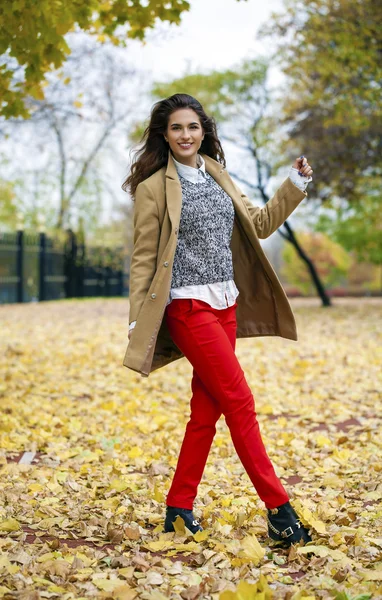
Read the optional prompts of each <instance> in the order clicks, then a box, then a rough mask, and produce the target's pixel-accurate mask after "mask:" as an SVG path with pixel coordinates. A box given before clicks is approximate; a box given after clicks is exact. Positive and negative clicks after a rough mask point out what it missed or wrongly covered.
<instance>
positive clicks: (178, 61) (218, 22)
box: [129, 0, 283, 80]
mask: <svg viewBox="0 0 382 600" xmlns="http://www.w3.org/2000/svg"><path fill="white" fill-rule="evenodd" d="M282 8H283V3H282V2H281V0H267V1H266V2H265V1H263V2H259V0H247V1H244V0H241V1H240V2H238V1H237V0H191V9H190V11H188V12H184V13H182V14H183V16H182V24H181V25H180V26H176V25H169V24H161V25H160V31H161V34H163V33H165V34H166V35H165V36H163V35H159V34H158V31H154V32H152V33H151V32H150V34H149V36H148V39H149V40H150V41H149V42H148V43H147V45H146V46H145V47H142V45H141V44H140V43H139V42H135V41H134V42H133V43H132V47H131V48H130V50H129V54H130V56H133V57H134V61H135V62H136V65H137V67H140V68H141V69H145V70H146V69H150V68H151V71H152V74H153V76H154V78H156V79H157V78H160V79H163V80H166V79H172V78H173V77H176V76H177V75H178V74H180V73H184V71H185V69H186V67H187V66H189V67H191V70H192V71H197V70H198V71H200V70H209V69H222V68H223V69H225V68H228V67H229V66H231V65H233V64H234V63H237V62H238V61H240V60H242V59H243V58H245V57H248V56H254V55H256V56H257V55H259V54H264V55H266V54H267V48H266V46H264V43H265V42H263V41H262V42H259V41H257V39H256V32H257V30H258V29H259V28H261V25H262V24H264V23H266V22H267V20H268V19H269V18H270V15H271V13H272V12H275V11H280V10H281V9H282ZM268 43H269V42H268ZM131 52H132V53H133V54H131ZM273 76H276V74H273Z"/></svg>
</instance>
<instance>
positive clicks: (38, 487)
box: [28, 483, 44, 492]
mask: <svg viewBox="0 0 382 600" xmlns="http://www.w3.org/2000/svg"><path fill="white" fill-rule="evenodd" d="M28 489H30V490H31V492H41V491H42V490H43V489H44V486H43V485H41V483H30V484H29V486H28Z"/></svg>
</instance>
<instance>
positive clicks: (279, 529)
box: [267, 502, 312, 546]
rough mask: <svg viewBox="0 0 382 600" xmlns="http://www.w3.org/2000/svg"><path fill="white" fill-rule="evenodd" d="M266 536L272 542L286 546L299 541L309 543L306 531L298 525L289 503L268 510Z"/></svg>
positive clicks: (300, 524)
mask: <svg viewBox="0 0 382 600" xmlns="http://www.w3.org/2000/svg"><path fill="white" fill-rule="evenodd" d="M267 521H268V534H269V537H270V538H272V540H276V541H277V542H284V543H285V544H287V545H288V546H290V545H291V544H295V543H296V542H299V541H300V540H303V541H304V542H311V541H312V538H311V537H310V535H309V532H308V530H307V529H306V528H305V527H304V526H303V525H302V523H300V520H299V517H298V515H297V513H296V511H295V510H294V508H293V507H292V506H291V504H290V503H289V502H286V503H285V504H282V505H281V506H278V507H277V508H268V516H267Z"/></svg>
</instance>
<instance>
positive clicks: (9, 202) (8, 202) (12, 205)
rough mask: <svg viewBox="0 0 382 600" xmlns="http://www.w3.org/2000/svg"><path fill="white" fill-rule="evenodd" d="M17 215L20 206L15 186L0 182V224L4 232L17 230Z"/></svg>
mask: <svg viewBox="0 0 382 600" xmlns="http://www.w3.org/2000/svg"><path fill="white" fill-rule="evenodd" d="M17 213H18V206H17V202H16V197H15V193H14V191H13V186H12V185H11V184H10V183H9V182H7V181H0V223H1V226H2V230H3V231H4V230H5V229H7V230H10V231H14V230H15V228H16V222H17Z"/></svg>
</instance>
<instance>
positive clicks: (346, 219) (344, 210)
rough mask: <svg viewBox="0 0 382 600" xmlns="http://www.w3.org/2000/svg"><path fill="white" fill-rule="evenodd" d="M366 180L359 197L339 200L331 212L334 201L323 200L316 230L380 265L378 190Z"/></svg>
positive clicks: (381, 222) (381, 232)
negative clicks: (360, 199)
mask: <svg viewBox="0 0 382 600" xmlns="http://www.w3.org/2000/svg"><path fill="white" fill-rule="evenodd" d="M375 183H376V184H377V181H375ZM362 184H365V190H364V193H363V195H362V201H360V202H358V203H350V202H341V203H339V205H338V206H337V208H336V210H335V211H334V215H333V202H329V203H325V208H324V209H323V210H322V211H321V213H320V215H319V218H318V219H317V221H316V223H315V229H316V231H322V232H325V233H326V234H327V235H329V236H330V237H331V239H333V240H335V241H336V242H337V243H339V244H341V246H343V247H344V248H346V250H348V251H351V250H352V251H354V252H355V255H356V257H357V259H358V260H359V261H363V262H366V263H372V264H374V265H382V220H381V192H380V189H379V187H376V188H375V189H374V190H373V189H371V188H372V184H371V182H370V181H367V182H366V181H365V180H362V181H360V182H359V186H361V185H362Z"/></svg>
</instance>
